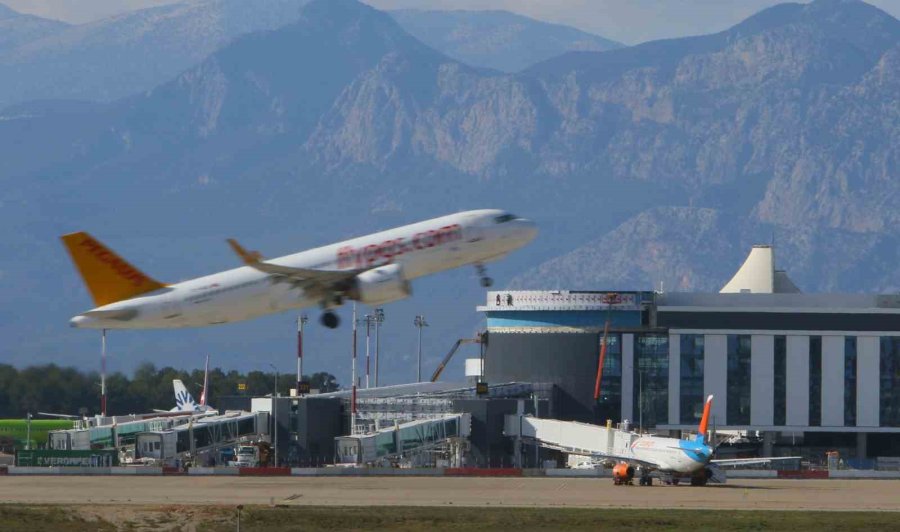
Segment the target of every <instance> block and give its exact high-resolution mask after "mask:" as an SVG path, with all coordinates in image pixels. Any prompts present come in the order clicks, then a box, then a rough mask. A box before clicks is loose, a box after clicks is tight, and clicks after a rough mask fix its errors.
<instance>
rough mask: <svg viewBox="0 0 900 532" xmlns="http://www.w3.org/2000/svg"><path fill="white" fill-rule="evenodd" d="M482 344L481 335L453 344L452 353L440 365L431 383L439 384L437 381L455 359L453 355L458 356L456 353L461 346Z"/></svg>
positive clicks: (461, 339)
mask: <svg viewBox="0 0 900 532" xmlns="http://www.w3.org/2000/svg"><path fill="white" fill-rule="evenodd" d="M480 343H481V335H478V337H477V338H460V339H459V340H457V341H456V343H454V344H453V347H452V348H450V352H449V353H447V355H446V356H445V357H444V360H441V363H440V364H438V367H437V369H436V370H434V373H433V374H432V375H431V382H437V380H438V379H439V378H440V376H441V372H442V371H444V368H446V367H447V364H449V363H450V359H451V358H453V355H455V354H456V351H457V350H458V349H459V346H461V345H463V344H480Z"/></svg>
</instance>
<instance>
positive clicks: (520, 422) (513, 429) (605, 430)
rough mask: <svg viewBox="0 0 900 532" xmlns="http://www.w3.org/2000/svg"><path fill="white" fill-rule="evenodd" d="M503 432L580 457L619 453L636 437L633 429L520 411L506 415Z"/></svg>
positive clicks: (529, 442)
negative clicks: (538, 415)
mask: <svg viewBox="0 0 900 532" xmlns="http://www.w3.org/2000/svg"><path fill="white" fill-rule="evenodd" d="M503 433H504V434H505V435H506V436H509V437H510V438H517V439H519V440H520V441H522V442H523V443H528V444H532V445H538V446H540V447H544V448H547V449H555V450H557V451H562V452H565V453H569V454H576V455H583V456H595V455H597V454H623V453H624V452H626V450H627V449H628V448H629V447H631V444H632V443H633V442H634V440H636V439H637V438H638V437H639V436H638V434H636V433H634V432H630V431H626V430H621V429H617V428H613V427H612V426H607V427H602V426H599V425H590V424H588V423H579V422H577V421H559V420H557V419H541V418H536V417H531V416H526V415H520V414H514V415H508V416H506V418H505V420H504V427H503Z"/></svg>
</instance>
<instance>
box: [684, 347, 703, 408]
mask: <svg viewBox="0 0 900 532" xmlns="http://www.w3.org/2000/svg"><path fill="white" fill-rule="evenodd" d="M703 343H704V336H703V335H702V334H682V335H681V404H680V407H681V408H680V410H681V419H680V422H681V423H699V422H700V417H701V416H702V415H703Z"/></svg>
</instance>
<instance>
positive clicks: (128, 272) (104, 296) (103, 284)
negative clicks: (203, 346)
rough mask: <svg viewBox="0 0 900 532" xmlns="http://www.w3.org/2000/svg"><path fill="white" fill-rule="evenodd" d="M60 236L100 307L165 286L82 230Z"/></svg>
mask: <svg viewBox="0 0 900 532" xmlns="http://www.w3.org/2000/svg"><path fill="white" fill-rule="evenodd" d="M61 239H62V241H63V245H65V247H66V250H67V251H68V252H69V256H71V257H72V262H74V263H75V267H76V268H78V272H79V273H80V274H81V278H82V280H84V284H85V285H87V288H88V291H90V293H91V297H93V298H94V303H95V304H96V305H97V306H98V307H102V306H103V305H108V304H110V303H115V302H116V301H122V300H123V299H129V298H132V297H134V296H137V295H140V294H146V293H147V292H152V291H154V290H159V289H160V288H163V287H164V286H165V285H163V284H162V283H160V282H159V281H157V280H156V279H153V278H152V277H150V276H148V275H147V274H145V273H144V272H142V271H140V270H138V269H137V268H135V267H134V266H133V265H132V264H131V263H129V262H128V261H126V260H125V259H123V258H122V257H120V256H119V255H117V254H116V253H115V252H114V251H112V250H111V249H109V248H108V247H106V246H104V245H103V244H102V243H101V242H100V241H99V240H97V239H96V238H94V237H92V236H91V235H89V234H87V233H85V232H83V231H82V232H80V233H72V234H69V235H65V236H63V237H61Z"/></svg>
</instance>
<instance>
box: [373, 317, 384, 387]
mask: <svg viewBox="0 0 900 532" xmlns="http://www.w3.org/2000/svg"><path fill="white" fill-rule="evenodd" d="M383 321H384V309H383V308H376V309H375V387H376V388H378V352H379V351H380V349H379V347H380V342H379V338H378V331H379V329H381V323H382V322H383Z"/></svg>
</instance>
